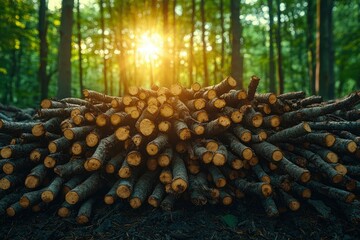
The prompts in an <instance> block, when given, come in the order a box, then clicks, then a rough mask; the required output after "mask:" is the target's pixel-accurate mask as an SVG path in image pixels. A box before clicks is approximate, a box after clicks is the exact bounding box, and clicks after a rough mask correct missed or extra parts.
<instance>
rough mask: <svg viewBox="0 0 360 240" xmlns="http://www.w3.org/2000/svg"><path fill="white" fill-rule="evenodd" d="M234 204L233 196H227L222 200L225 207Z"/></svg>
mask: <svg viewBox="0 0 360 240" xmlns="http://www.w3.org/2000/svg"><path fill="white" fill-rule="evenodd" d="M232 202H233V199H232V197H231V196H225V197H224V198H223V199H222V204H224V205H225V206H228V205H230V204H231V203H232Z"/></svg>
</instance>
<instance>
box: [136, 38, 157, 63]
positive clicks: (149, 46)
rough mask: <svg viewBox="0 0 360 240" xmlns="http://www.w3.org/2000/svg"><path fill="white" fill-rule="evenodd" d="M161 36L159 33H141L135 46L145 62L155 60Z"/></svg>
mask: <svg viewBox="0 0 360 240" xmlns="http://www.w3.org/2000/svg"><path fill="white" fill-rule="evenodd" d="M161 46H162V38H161V36H160V35H159V34H152V35H149V34H143V35H142V36H141V37H140V41H139V43H138V46H137V52H138V53H139V55H140V57H141V58H143V59H144V60H145V61H146V62H150V61H151V60H156V59H158V58H159V56H160V54H161Z"/></svg>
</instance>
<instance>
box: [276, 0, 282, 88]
mask: <svg viewBox="0 0 360 240" xmlns="http://www.w3.org/2000/svg"><path fill="white" fill-rule="evenodd" d="M276 5H277V28H276V46H277V52H278V66H277V69H278V77H279V93H280V94H282V93H284V72H283V68H282V49H281V11H280V0H276Z"/></svg>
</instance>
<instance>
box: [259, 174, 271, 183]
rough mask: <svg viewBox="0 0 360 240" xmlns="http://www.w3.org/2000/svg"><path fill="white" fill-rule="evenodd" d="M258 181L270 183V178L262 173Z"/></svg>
mask: <svg viewBox="0 0 360 240" xmlns="http://www.w3.org/2000/svg"><path fill="white" fill-rule="evenodd" d="M260 181H262V182H264V183H270V182H271V179H270V177H269V176H268V175H264V176H262V177H261V178H260Z"/></svg>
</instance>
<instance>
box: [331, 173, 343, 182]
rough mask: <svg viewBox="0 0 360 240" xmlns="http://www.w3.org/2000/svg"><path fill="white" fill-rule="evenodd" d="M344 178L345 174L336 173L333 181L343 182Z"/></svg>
mask: <svg viewBox="0 0 360 240" xmlns="http://www.w3.org/2000/svg"><path fill="white" fill-rule="evenodd" d="M342 180H343V175H342V174H340V173H338V174H336V175H335V176H333V178H332V182H333V183H340V182H342Z"/></svg>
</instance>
